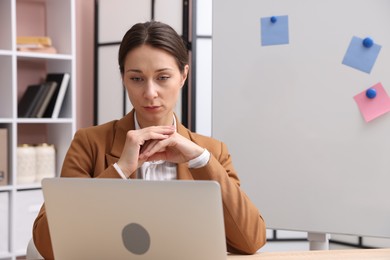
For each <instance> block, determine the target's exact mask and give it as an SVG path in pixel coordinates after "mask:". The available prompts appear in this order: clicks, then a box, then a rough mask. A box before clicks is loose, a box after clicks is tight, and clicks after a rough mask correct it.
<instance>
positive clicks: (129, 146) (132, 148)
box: [117, 125, 175, 177]
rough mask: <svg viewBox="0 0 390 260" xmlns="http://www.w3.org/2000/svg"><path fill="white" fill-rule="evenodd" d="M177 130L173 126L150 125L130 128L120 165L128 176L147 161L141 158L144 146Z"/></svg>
mask: <svg viewBox="0 0 390 260" xmlns="http://www.w3.org/2000/svg"><path fill="white" fill-rule="evenodd" d="M174 132H175V127H174V126H173V125H172V126H150V127H146V128H142V129H139V130H130V131H128V132H127V134H126V142H125V145H124V147H123V151H122V154H121V157H120V158H119V161H118V162H117V164H118V166H119V167H120V168H121V170H122V172H123V173H124V174H125V175H126V177H130V175H131V174H132V173H133V172H134V171H135V170H137V169H138V168H139V167H140V166H141V165H142V164H143V163H144V162H145V161H144V160H140V159H139V154H140V151H141V149H142V147H143V146H144V147H145V146H147V145H148V143H150V142H151V141H153V140H163V139H166V138H168V137H169V136H170V135H171V134H173V133H174Z"/></svg>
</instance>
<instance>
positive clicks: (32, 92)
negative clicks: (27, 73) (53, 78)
mask: <svg viewBox="0 0 390 260" xmlns="http://www.w3.org/2000/svg"><path fill="white" fill-rule="evenodd" d="M44 91H45V86H44V85H42V84H36V85H29V86H28V87H27V89H26V91H25V92H24V93H23V96H22V97H21V98H20V100H19V103H18V117H31V115H32V113H33V111H34V108H35V107H36V105H37V103H38V101H39V99H40V98H41V96H42V94H43V92H44Z"/></svg>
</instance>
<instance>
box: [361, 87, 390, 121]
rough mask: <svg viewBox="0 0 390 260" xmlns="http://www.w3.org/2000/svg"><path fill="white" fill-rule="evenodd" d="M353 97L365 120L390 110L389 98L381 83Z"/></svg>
mask: <svg viewBox="0 0 390 260" xmlns="http://www.w3.org/2000/svg"><path fill="white" fill-rule="evenodd" d="M354 99H355V101H356V103H357V105H358V107H359V109H360V113H361V114H362V115H363V117H364V120H365V121H366V122H370V121H371V120H373V119H375V118H377V117H379V116H381V115H383V114H385V113H387V112H389V111H390V98H389V96H388V95H387V93H386V90H385V89H384V88H383V86H382V84H381V83H377V84H375V85H374V86H372V87H371V88H368V89H366V90H364V91H363V92H361V93H359V94H357V95H356V96H354Z"/></svg>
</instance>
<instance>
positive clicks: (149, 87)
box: [144, 80, 158, 99]
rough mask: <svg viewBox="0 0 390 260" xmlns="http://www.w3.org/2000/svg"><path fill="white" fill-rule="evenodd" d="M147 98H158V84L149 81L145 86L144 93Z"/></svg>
mask: <svg viewBox="0 0 390 260" xmlns="http://www.w3.org/2000/svg"><path fill="white" fill-rule="evenodd" d="M144 96H145V98H148V99H153V98H155V97H157V96H158V92H157V86H156V84H155V83H154V82H153V81H151V80H149V81H148V82H147V84H146V86H145V92H144Z"/></svg>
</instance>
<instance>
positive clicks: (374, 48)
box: [342, 36, 381, 73]
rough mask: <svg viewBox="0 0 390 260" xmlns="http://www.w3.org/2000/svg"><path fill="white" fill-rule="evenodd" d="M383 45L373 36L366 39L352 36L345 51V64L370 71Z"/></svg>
mask: <svg viewBox="0 0 390 260" xmlns="http://www.w3.org/2000/svg"><path fill="white" fill-rule="evenodd" d="M380 50H381V46H380V45H378V44H376V43H375V42H374V41H373V40H372V39H371V38H369V37H366V38H364V39H362V38H359V37H356V36H354V37H352V40H351V42H350V44H349V46H348V49H347V52H346V53H345V56H344V59H343V62H342V63H343V64H344V65H347V66H350V67H352V68H355V69H358V70H360V71H363V72H366V73H370V72H371V70H372V67H373V66H374V64H375V61H376V59H377V57H378V55H379V51H380Z"/></svg>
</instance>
